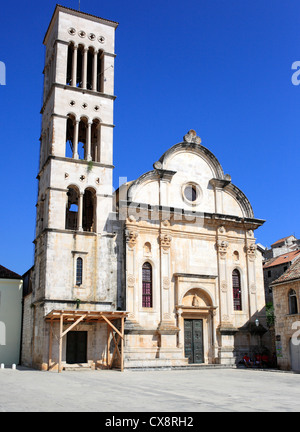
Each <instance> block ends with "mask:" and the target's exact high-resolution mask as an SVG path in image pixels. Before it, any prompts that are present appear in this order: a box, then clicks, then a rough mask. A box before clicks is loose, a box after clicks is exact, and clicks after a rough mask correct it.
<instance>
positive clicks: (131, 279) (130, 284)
mask: <svg viewBox="0 0 300 432" xmlns="http://www.w3.org/2000/svg"><path fill="white" fill-rule="evenodd" d="M134 283H135V277H134V276H133V275H132V274H129V275H128V276H127V285H128V287H130V288H132V287H134Z"/></svg>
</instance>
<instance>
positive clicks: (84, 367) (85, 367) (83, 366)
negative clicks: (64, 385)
mask: <svg viewBox="0 0 300 432" xmlns="http://www.w3.org/2000/svg"><path fill="white" fill-rule="evenodd" d="M63 370H64V371H67V372H68V371H70V372H72V371H76V372H78V371H90V370H92V367H91V365H90V364H89V363H75V364H65V365H64V366H63Z"/></svg>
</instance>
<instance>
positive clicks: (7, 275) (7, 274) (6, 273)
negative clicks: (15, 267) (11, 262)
mask: <svg viewBox="0 0 300 432" xmlns="http://www.w3.org/2000/svg"><path fill="white" fill-rule="evenodd" d="M0 279H22V276H20V275H18V274H17V273H15V272H13V271H11V270H9V269H7V268H6V267H3V266H2V265H0Z"/></svg>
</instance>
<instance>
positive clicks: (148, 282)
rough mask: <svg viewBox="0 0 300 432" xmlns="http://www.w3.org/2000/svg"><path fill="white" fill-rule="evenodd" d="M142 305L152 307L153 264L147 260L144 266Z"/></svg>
mask: <svg viewBox="0 0 300 432" xmlns="http://www.w3.org/2000/svg"><path fill="white" fill-rule="evenodd" d="M142 273H143V275H142V285H143V293H142V306H143V307H147V308H151V307H152V266H151V264H150V263H148V262H145V263H144V265H143V268H142Z"/></svg>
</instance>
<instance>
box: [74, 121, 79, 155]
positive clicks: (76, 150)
mask: <svg viewBox="0 0 300 432" xmlns="http://www.w3.org/2000/svg"><path fill="white" fill-rule="evenodd" d="M78 131H79V120H75V123H74V137H73V158H74V159H78V158H79V155H78Z"/></svg>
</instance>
